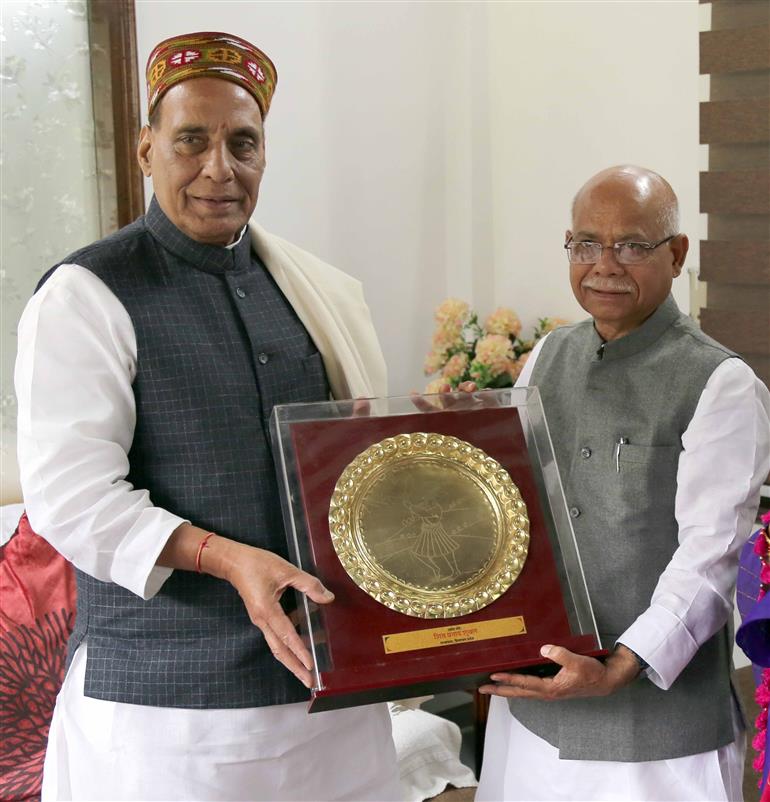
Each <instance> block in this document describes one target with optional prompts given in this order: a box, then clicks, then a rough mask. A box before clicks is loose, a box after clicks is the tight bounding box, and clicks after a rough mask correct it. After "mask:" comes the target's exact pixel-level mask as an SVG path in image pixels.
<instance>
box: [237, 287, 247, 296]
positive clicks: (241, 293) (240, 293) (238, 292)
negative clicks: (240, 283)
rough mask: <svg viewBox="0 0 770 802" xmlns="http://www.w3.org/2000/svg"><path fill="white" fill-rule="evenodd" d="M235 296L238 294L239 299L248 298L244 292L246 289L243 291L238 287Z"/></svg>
mask: <svg viewBox="0 0 770 802" xmlns="http://www.w3.org/2000/svg"><path fill="white" fill-rule="evenodd" d="M235 294H236V295H237V296H238V297H239V298H245V297H246V290H244V289H241V288H240V287H236V288H235Z"/></svg>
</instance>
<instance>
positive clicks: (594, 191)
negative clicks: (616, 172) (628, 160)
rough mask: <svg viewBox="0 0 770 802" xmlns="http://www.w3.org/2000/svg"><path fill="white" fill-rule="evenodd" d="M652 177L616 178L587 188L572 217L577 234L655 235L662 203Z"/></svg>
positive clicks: (582, 193)
mask: <svg viewBox="0 0 770 802" xmlns="http://www.w3.org/2000/svg"><path fill="white" fill-rule="evenodd" d="M656 189H657V188H656V187H655V186H654V182H653V181H652V180H651V178H650V177H649V176H634V177H631V176H626V175H620V176H613V177H611V178H604V179H603V180H601V181H597V182H595V183H589V184H587V185H586V186H585V187H583V188H582V189H581V191H580V193H579V194H578V196H577V198H576V199H575V204H574V206H573V214H572V230H573V233H574V234H577V233H583V234H592V233H593V234H599V233H606V234H613V235H614V236H625V235H633V234H639V235H645V236H652V235H653V234H655V233H656V230H657V228H658V227H659V225H660V220H661V216H662V204H661V201H660V197H659V193H658V192H657V191H656Z"/></svg>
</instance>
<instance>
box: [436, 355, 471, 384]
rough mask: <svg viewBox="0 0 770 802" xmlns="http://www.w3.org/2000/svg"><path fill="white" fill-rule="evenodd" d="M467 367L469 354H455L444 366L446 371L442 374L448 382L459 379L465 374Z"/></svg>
mask: <svg viewBox="0 0 770 802" xmlns="http://www.w3.org/2000/svg"><path fill="white" fill-rule="evenodd" d="M467 367H468V354H466V353H465V352H462V353H460V354H455V355H454V356H452V357H450V358H449V361H448V362H447V363H446V365H444V370H443V371H442V372H441V375H442V376H443V377H444V378H445V379H447V380H449V379H459V378H461V377H462V375H463V373H465V369H466V368H467Z"/></svg>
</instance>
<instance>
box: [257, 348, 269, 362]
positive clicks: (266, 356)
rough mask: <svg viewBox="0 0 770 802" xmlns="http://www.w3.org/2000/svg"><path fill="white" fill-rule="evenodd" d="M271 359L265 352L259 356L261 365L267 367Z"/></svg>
mask: <svg viewBox="0 0 770 802" xmlns="http://www.w3.org/2000/svg"><path fill="white" fill-rule="evenodd" d="M269 359H270V357H269V356H268V355H267V354H266V353H265V352H264V351H263V352H262V353H261V354H258V355H257V360H258V361H259V364H260V365H266V364H267V363H268V360H269Z"/></svg>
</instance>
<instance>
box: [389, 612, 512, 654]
mask: <svg viewBox="0 0 770 802" xmlns="http://www.w3.org/2000/svg"><path fill="white" fill-rule="evenodd" d="M526 632H527V628H526V626H525V625H524V617H523V616H521V615H516V616H513V617H512V618H496V619H493V620H491V621H476V622H474V623H472V624H455V625H454V626H449V627H435V628H434V629H421V630H417V631H415V632H398V633H396V634H395V635H383V636H382V645H383V646H384V647H385V654H396V653H397V652H411V651H414V650H416V649H434V648H435V647H437V646H451V645H452V644H454V643H468V642H470V641H477V640H491V639H492V638H507V637H509V636H511V635H525V634H526Z"/></svg>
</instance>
